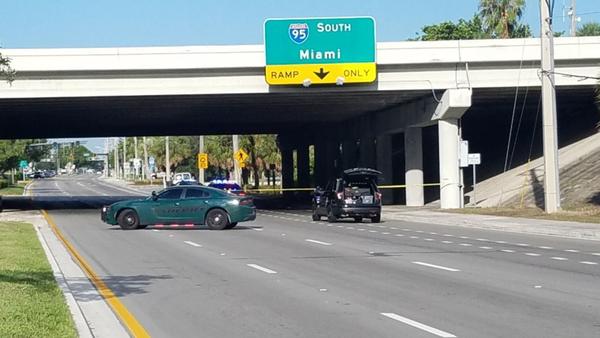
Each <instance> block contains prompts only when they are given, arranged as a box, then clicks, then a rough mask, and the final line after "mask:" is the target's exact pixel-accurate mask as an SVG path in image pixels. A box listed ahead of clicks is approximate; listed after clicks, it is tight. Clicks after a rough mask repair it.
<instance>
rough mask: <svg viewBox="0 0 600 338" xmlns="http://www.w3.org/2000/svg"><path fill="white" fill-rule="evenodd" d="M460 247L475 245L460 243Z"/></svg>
mask: <svg viewBox="0 0 600 338" xmlns="http://www.w3.org/2000/svg"><path fill="white" fill-rule="evenodd" d="M459 245H461V246H473V244H469V243H460V244H459Z"/></svg>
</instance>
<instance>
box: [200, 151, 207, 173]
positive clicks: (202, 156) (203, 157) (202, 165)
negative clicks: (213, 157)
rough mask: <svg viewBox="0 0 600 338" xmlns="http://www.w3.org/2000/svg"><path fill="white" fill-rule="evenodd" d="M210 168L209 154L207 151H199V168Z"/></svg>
mask: <svg viewBox="0 0 600 338" xmlns="http://www.w3.org/2000/svg"><path fill="white" fill-rule="evenodd" d="M207 168H208V154H207V153H199V154H198V169H207Z"/></svg>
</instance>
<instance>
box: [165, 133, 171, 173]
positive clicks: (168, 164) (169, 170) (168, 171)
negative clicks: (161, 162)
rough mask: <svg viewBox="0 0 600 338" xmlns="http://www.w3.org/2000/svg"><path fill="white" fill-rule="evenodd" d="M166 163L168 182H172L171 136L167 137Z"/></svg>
mask: <svg viewBox="0 0 600 338" xmlns="http://www.w3.org/2000/svg"><path fill="white" fill-rule="evenodd" d="M165 162H166V171H167V177H166V179H167V182H170V181H171V160H170V158H169V136H166V137H165Z"/></svg>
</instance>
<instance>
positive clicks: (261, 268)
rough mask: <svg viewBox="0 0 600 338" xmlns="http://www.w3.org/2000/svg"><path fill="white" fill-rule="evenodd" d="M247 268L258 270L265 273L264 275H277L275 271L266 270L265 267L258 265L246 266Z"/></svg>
mask: <svg viewBox="0 0 600 338" xmlns="http://www.w3.org/2000/svg"><path fill="white" fill-rule="evenodd" d="M246 265H247V266H249V267H251V268H254V269H256V270H260V271H262V272H266V273H277V271H274V270H271V269H267V268H265V267H262V266H260V265H258V264H246Z"/></svg>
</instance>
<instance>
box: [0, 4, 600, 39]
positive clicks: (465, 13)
mask: <svg viewBox="0 0 600 338" xmlns="http://www.w3.org/2000/svg"><path fill="white" fill-rule="evenodd" d="M478 3H479V1H477V0H416V1H409V0H361V1H358V0H302V1H285V0H278V1H277V0H253V1H249V0H246V1H232V0H221V1H201V0H101V1H90V0H51V1H50V0H4V1H2V5H1V6H0V10H1V11H2V19H1V21H0V22H1V26H0V45H1V46H2V47H4V48H42V47H44V48H48V47H113V46H114V47H120V46H173V45H223V44H260V43H262V24H263V21H264V20H265V19H266V18H276V17H311V16H357V15H361V16H362V15H369V16H373V17H374V18H375V20H376V22H377V40H378V41H401V40H406V39H407V38H410V37H414V35H415V32H418V31H420V29H421V27H423V26H424V25H428V24H433V23H438V22H441V21H445V20H453V21H455V20H457V19H459V18H470V17H471V16H472V15H473V14H474V13H475V12H476V11H477V4H478ZM569 3H570V0H556V6H555V30H557V31H561V30H568V22H567V20H564V21H565V22H563V19H562V18H561V16H562V15H563V13H562V12H563V6H564V5H568V4H569ZM577 9H578V12H579V13H589V12H597V13H594V14H586V15H583V16H582V23H583V22H587V21H599V22H600V1H598V0H577ZM538 12H539V1H538V0H527V1H526V8H525V15H524V19H525V21H526V22H528V23H529V24H530V25H531V27H532V29H533V31H534V32H535V33H537V32H538V31H539V28H538V26H539V14H538Z"/></svg>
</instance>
